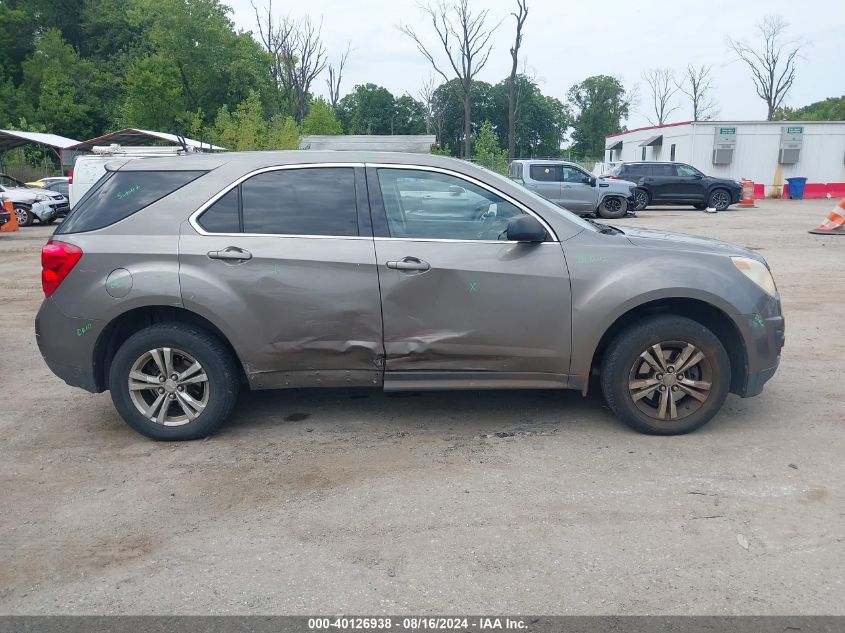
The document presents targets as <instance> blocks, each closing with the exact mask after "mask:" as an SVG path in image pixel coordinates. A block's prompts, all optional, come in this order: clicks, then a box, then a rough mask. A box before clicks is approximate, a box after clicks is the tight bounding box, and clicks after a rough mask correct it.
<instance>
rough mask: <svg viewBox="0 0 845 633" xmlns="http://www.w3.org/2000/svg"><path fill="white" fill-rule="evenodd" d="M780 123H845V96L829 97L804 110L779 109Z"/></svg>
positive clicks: (777, 113) (776, 113)
mask: <svg viewBox="0 0 845 633" xmlns="http://www.w3.org/2000/svg"><path fill="white" fill-rule="evenodd" d="M775 119H776V120H778V121H845V95H843V96H841V97H828V98H827V99H824V100H823V101H816V102H815V103H811V104H810V105H806V106H804V107H802V108H796V109H792V108H778V110H777V111H776V112H775Z"/></svg>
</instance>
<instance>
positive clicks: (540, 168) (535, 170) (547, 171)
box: [531, 165, 560, 182]
mask: <svg viewBox="0 0 845 633" xmlns="http://www.w3.org/2000/svg"><path fill="white" fill-rule="evenodd" d="M531 180H536V181H538V182H558V181H559V180H560V168H559V167H557V166H556V165H531Z"/></svg>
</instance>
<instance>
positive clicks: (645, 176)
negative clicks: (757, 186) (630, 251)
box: [610, 162, 742, 211]
mask: <svg viewBox="0 0 845 633" xmlns="http://www.w3.org/2000/svg"><path fill="white" fill-rule="evenodd" d="M610 177H611V178H618V179H620V180H630V181H632V182H634V183H636V185H637V188H636V190H635V191H634V198H635V199H636V201H637V206H636V209H635V210H636V211H639V210H641V209H645V208H646V207H647V206H649V205H650V204H691V205H692V206H694V207H695V208H696V209H706V208H707V207H711V208H714V209H716V210H717V211H724V210H725V209H727V208H728V207H729V206H730V205H732V204H736V203H737V202H739V200H740V197H741V195H742V185H741V184H740V183H739V182H737V181H736V180H730V179H728V178H714V177H713V176H705V175H704V174H702V173H701V172H700V171H698V170H697V169H696V168H695V167H692V166H691V165H687V164H685V163H656V162H646V163H622V164H620V165H617V166H616V167H614V168H613V169H612V170H611V171H610Z"/></svg>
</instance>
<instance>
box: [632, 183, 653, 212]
mask: <svg viewBox="0 0 845 633" xmlns="http://www.w3.org/2000/svg"><path fill="white" fill-rule="evenodd" d="M634 200H636V203H637V204H636V206H635V207H634V211H642V210H643V209H645V208H646V207H647V206H648V205H649V204H651V196H650V195H649V194H648V191H646V190H645V189H642V188H639V187H638V188H637V189H634Z"/></svg>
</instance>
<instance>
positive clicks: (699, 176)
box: [693, 174, 704, 180]
mask: <svg viewBox="0 0 845 633" xmlns="http://www.w3.org/2000/svg"><path fill="white" fill-rule="evenodd" d="M693 178H695V179H696V180H701V179H702V178H704V176H702V175H701V174H696V175H695V176H693Z"/></svg>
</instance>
